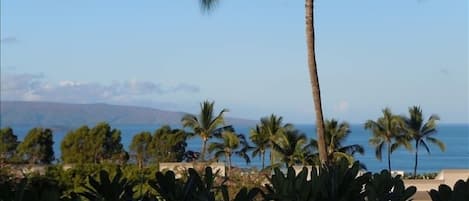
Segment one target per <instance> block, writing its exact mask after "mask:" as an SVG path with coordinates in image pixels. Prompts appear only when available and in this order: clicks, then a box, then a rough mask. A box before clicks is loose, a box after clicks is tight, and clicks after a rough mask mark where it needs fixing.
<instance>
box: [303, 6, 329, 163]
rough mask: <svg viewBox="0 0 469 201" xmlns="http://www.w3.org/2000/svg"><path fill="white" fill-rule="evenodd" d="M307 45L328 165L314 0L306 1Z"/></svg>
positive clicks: (321, 153) (318, 129)
mask: <svg viewBox="0 0 469 201" xmlns="http://www.w3.org/2000/svg"><path fill="white" fill-rule="evenodd" d="M305 7H306V15H305V18H306V43H307V47H308V68H309V76H310V79H311V87H312V92H313V100H314V110H315V111H316V133H317V138H318V140H317V141H318V150H319V159H320V160H321V164H323V165H324V164H327V163H328V159H327V153H326V144H325V141H324V119H323V116H322V106H321V91H320V88H319V78H318V71H317V67H316V53H315V49H314V48H315V45H314V0H306V2H305Z"/></svg>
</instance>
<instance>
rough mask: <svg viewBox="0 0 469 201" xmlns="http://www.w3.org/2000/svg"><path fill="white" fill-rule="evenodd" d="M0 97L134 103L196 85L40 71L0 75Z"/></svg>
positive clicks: (186, 90)
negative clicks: (84, 78) (58, 76)
mask: <svg viewBox="0 0 469 201" xmlns="http://www.w3.org/2000/svg"><path fill="white" fill-rule="evenodd" d="M1 78H2V79H1V99H2V100H25V101H57V102H80V103H83V102H114V103H119V102H127V103H128V102H133V101H138V100H140V101H141V100H143V99H145V98H146V99H148V96H149V95H163V94H170V93H196V92H199V88H198V87H197V86H194V85H189V84H178V85H176V86H164V85H163V84H160V83H155V82H151V81H140V80H137V79H132V80H127V81H114V82H112V83H111V84H107V85H105V84H101V83H96V82H79V81H73V80H61V81H59V82H57V83H53V82H50V81H48V80H46V79H45V76H44V75H43V74H28V73H24V74H9V73H5V74H2V77H1Z"/></svg>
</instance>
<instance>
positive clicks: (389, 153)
mask: <svg viewBox="0 0 469 201" xmlns="http://www.w3.org/2000/svg"><path fill="white" fill-rule="evenodd" d="M388 170H389V173H391V142H388Z"/></svg>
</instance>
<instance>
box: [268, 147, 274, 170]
mask: <svg viewBox="0 0 469 201" xmlns="http://www.w3.org/2000/svg"><path fill="white" fill-rule="evenodd" d="M272 152H274V150H273V149H270V153H269V154H270V167H271V168H272V167H274V154H273V153H272Z"/></svg>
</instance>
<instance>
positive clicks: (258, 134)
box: [249, 125, 270, 169]
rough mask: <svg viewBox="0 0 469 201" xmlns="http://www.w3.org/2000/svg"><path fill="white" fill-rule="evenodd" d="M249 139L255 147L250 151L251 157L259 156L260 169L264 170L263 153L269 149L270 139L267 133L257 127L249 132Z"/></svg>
mask: <svg viewBox="0 0 469 201" xmlns="http://www.w3.org/2000/svg"><path fill="white" fill-rule="evenodd" d="M250 134H251V135H250V137H249V138H250V139H251V141H252V143H254V145H255V147H254V150H253V151H252V157H256V156H257V155H259V157H261V161H262V169H264V168H265V151H266V150H267V149H269V146H270V138H269V135H268V133H267V132H265V130H264V129H262V128H261V127H260V126H259V125H256V128H255V129H251V131H250Z"/></svg>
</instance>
